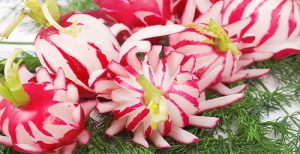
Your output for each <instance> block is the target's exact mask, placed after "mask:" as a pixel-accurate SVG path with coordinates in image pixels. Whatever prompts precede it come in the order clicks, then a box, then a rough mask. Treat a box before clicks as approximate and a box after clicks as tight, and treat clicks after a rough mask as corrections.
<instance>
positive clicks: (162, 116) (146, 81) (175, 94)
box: [97, 45, 245, 148]
mask: <svg viewBox="0 0 300 154" xmlns="http://www.w3.org/2000/svg"><path fill="white" fill-rule="evenodd" d="M162 49H163V47H162V46H160V45H157V46H156V45H154V46H152V47H151V51H149V52H144V54H145V57H144V59H143V60H141V59H139V58H138V57H137V56H136V54H137V53H140V52H141V50H139V49H138V48H137V47H133V48H132V49H131V50H130V51H129V52H127V53H126V54H125V55H124V56H123V58H122V60H121V64H120V63H117V62H111V63H110V65H109V66H108V69H109V71H110V72H111V73H112V76H113V79H114V82H115V84H116V85H117V87H113V88H112V89H113V90H112V93H111V99H112V102H105V103H98V105H97V108H98V110H99V112H101V113H104V112H112V114H113V115H114V117H115V119H114V121H113V122H112V124H111V126H110V127H109V128H108V129H107V130H106V135H107V136H113V135H116V134H117V133H119V132H120V131H122V130H123V129H124V128H126V129H127V130H128V131H130V132H132V133H133V139H132V141H133V142H135V143H137V144H139V145H142V146H144V147H148V146H149V144H148V142H147V141H146V139H147V138H149V139H150V140H151V141H152V143H153V144H154V145H155V146H156V147H159V148H169V147H170V145H169V144H168V142H167V141H166V140H165V139H164V138H163V137H164V136H168V137H170V138H172V139H174V140H176V141H177V142H179V143H183V144H191V143H195V142H198V141H199V139H198V138H197V137H196V136H194V135H193V134H191V133H189V132H187V131H185V130H184V129H183V127H185V126H189V125H191V126H195V127H198V128H213V127H215V125H216V124H217V123H218V121H219V119H218V118H213V117H203V116H197V114H198V113H200V112H202V111H204V110H205V111H207V110H211V109H214V108H219V107H222V106H226V105H229V104H231V103H233V102H236V101H238V100H240V99H241V98H243V97H244V96H245V95H244V94H234V95H230V96H226V99H224V100H222V98H223V97H221V98H219V99H218V101H215V102H214V100H210V102H206V101H200V102H199V100H200V94H202V95H204V93H203V91H204V90H205V89H206V88H207V86H209V85H210V84H211V83H213V82H214V81H215V79H216V78H218V76H219V74H218V73H211V74H208V75H207V76H206V77H205V78H203V79H202V80H200V81H199V80H198V78H197V77H196V76H195V75H193V74H192V73H190V72H187V71H183V70H182V69H181V68H182V66H181V61H182V59H183V57H184V56H183V55H182V54H180V53H176V52H172V53H171V54H169V55H168V56H167V57H164V58H162V59H160V58H159V55H160V53H161V51H162ZM221 69H222V66H219V67H216V68H214V70H213V72H219V70H221ZM203 80H205V81H207V84H205V85H201V84H200V83H201V82H203ZM200 86H201V88H199V87H200ZM224 98H225V97H224Z"/></svg>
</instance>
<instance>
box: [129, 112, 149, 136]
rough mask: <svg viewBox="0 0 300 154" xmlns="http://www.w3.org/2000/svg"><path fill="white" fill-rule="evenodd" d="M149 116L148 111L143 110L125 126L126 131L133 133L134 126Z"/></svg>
mask: <svg viewBox="0 0 300 154" xmlns="http://www.w3.org/2000/svg"><path fill="white" fill-rule="evenodd" d="M148 114H149V110H148V109H147V108H145V109H144V110H142V111H141V112H140V113H139V114H138V115H137V116H136V117H134V118H133V119H132V121H131V122H130V124H129V125H128V126H127V129H128V130H129V131H133V130H134V129H135V128H136V126H137V125H138V124H139V123H140V122H141V121H142V120H143V119H144V118H145V117H146V116H147V115H148Z"/></svg>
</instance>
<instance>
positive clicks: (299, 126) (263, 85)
mask: <svg viewBox="0 0 300 154" xmlns="http://www.w3.org/2000/svg"><path fill="white" fill-rule="evenodd" d="M257 83H258V84H259V85H260V86H261V87H262V88H263V89H264V90H265V91H266V92H269V93H270V92H271V91H270V90H269V89H268V88H267V86H266V85H265V84H264V83H263V82H262V81H261V80H258V82H257ZM276 104H277V105H278V106H279V108H280V109H281V110H282V111H283V112H284V113H285V114H286V115H287V116H288V117H289V115H290V113H289V112H288V111H287V110H286V109H285V108H284V107H283V106H282V105H281V104H280V103H279V102H278V101H276ZM289 118H290V117H289ZM290 120H291V121H292V122H293V123H294V124H295V125H296V126H297V127H298V128H299V129H300V125H299V124H298V123H297V121H295V120H294V119H292V118H290Z"/></svg>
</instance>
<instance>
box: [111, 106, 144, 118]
mask: <svg viewBox="0 0 300 154" xmlns="http://www.w3.org/2000/svg"><path fill="white" fill-rule="evenodd" d="M141 106H143V103H138V104H135V105H133V106H129V107H126V108H125V109H124V110H123V111H120V110H114V111H113V112H112V114H113V115H114V116H115V118H116V119H120V118H122V117H123V116H125V115H126V114H128V113H130V112H132V111H134V110H135V109H136V108H138V107H141Z"/></svg>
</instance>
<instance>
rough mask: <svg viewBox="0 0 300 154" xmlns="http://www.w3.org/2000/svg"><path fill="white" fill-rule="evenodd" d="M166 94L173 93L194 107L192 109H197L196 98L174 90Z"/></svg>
mask: <svg viewBox="0 0 300 154" xmlns="http://www.w3.org/2000/svg"><path fill="white" fill-rule="evenodd" d="M168 93H174V94H175V95H178V96H180V97H183V98H184V99H185V100H187V101H188V102H190V103H191V104H193V105H194V107H196V108H198V106H199V102H198V100H197V98H195V97H193V96H191V95H190V94H188V93H186V92H183V91H181V90H176V89H174V88H171V89H170V90H169V91H168Z"/></svg>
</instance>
